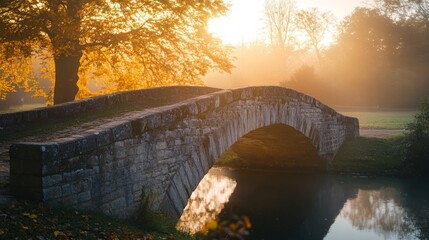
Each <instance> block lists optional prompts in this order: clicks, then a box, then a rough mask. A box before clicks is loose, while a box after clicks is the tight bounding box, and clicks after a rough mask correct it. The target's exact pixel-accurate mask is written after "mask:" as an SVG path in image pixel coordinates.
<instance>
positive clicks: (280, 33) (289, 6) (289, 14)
mask: <svg viewBox="0 0 429 240" xmlns="http://www.w3.org/2000/svg"><path fill="white" fill-rule="evenodd" d="M295 9H296V3H295V2H294V1H293V0H265V5H264V14H265V22H266V25H267V28H268V34H269V37H270V43H271V45H272V46H273V47H274V49H278V50H279V51H280V52H281V53H282V54H283V53H284V51H285V47H286V46H287V45H288V43H289V40H290V36H289V35H290V32H291V27H292V23H293V17H294V14H295Z"/></svg>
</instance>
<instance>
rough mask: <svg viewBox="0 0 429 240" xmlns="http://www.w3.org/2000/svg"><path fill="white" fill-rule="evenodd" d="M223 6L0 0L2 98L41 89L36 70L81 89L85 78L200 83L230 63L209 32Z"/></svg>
mask: <svg viewBox="0 0 429 240" xmlns="http://www.w3.org/2000/svg"><path fill="white" fill-rule="evenodd" d="M227 9H228V6H227V4H225V3H224V2H223V1H222V0H202V1H201V0H173V1H167V0H157V1H153V0H26V1H22V0H3V1H1V2H0V32H1V33H2V34H1V35H0V98H2V99H4V98H5V96H6V93H7V92H11V91H14V89H15V88H16V87H23V88H25V89H26V90H28V91H34V92H35V93H36V95H39V96H40V95H44V96H47V93H46V91H45V92H44V91H42V88H41V87H40V84H39V83H38V80H40V79H41V78H47V79H50V80H52V81H55V84H57V85H58V86H59V84H64V86H66V85H67V84H69V83H70V82H73V84H76V82H77V80H79V81H78V82H77V85H78V86H79V89H80V91H79V94H78V96H79V97H86V96H88V95H91V94H93V93H92V92H91V91H90V90H89V89H88V88H86V86H87V84H88V82H89V81H90V80H91V79H94V80H97V83H98V84H99V86H100V88H99V89H98V90H99V91H98V92H97V93H109V92H114V91H121V90H128V89H136V88H142V87H150V86H161V85H171V84H201V80H200V76H201V75H203V74H205V73H206V72H207V71H208V70H209V69H219V70H221V71H229V70H230V69H231V67H232V65H231V63H230V59H229V49H228V48H226V47H224V46H223V45H222V43H221V41H220V40H219V39H217V38H214V37H213V36H212V35H211V34H209V33H208V32H207V23H208V21H209V19H210V18H213V17H215V16H218V15H220V14H224V13H225V12H226V11H227ZM73 57H74V59H77V63H78V66H77V68H76V69H77V73H76V74H75V73H74V72H75V70H74V69H73V67H72V66H71V65H72V64H67V62H70V61H68V59H71V58H73ZM35 67H37V68H38V69H39V71H34V70H35V69H34V68H35ZM70 75H71V77H69V76H70ZM74 75H76V76H78V77H73V76H74ZM64 78H65V79H64ZM54 94H58V93H57V86H56V87H55V93H54ZM61 94H67V92H64V91H63V92H62V93H61ZM73 97H74V96H73Z"/></svg>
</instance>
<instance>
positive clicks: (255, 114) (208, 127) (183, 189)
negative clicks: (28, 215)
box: [160, 87, 358, 217]
mask: <svg viewBox="0 0 429 240" xmlns="http://www.w3.org/2000/svg"><path fill="white" fill-rule="evenodd" d="M210 98H211V100H210V99H206V100H207V101H206V102H205V104H204V105H207V106H209V107H208V108H207V109H210V110H209V111H204V113H202V114H197V115H193V116H192V117H190V118H186V119H184V120H183V122H182V123H179V124H177V125H178V126H179V128H183V127H186V128H195V129H199V130H200V131H201V133H202V135H201V137H199V138H198V137H197V138H194V141H193V142H192V147H191V149H190V154H189V159H188V160H187V161H185V162H184V164H183V165H182V166H180V167H179V168H178V171H177V172H176V174H175V175H174V176H173V177H172V181H171V184H170V185H169V186H168V189H167V191H166V195H165V197H164V198H163V200H162V204H161V205H160V208H161V209H162V210H163V211H166V212H169V213H170V214H172V215H174V216H176V217H180V215H181V213H182V211H183V209H184V207H185V206H186V203H187V200H188V199H189V197H190V195H191V193H192V192H193V190H194V189H195V188H196V186H197V185H198V183H199V181H200V180H201V179H202V178H203V176H204V175H205V174H206V173H207V171H208V170H209V169H210V168H211V167H212V166H213V165H214V163H215V162H216V161H217V159H218V158H219V156H220V155H221V154H222V153H223V152H224V151H225V150H227V149H228V148H229V147H230V146H231V145H232V144H234V143H235V142H236V141H237V140H238V139H239V138H240V137H242V136H244V135H245V134H247V133H249V132H251V131H253V130H255V129H258V128H261V127H266V126H270V125H273V124H285V125H287V126H291V127H293V128H295V129H296V130H298V131H299V132H301V133H302V134H303V135H305V136H306V137H308V138H309V139H310V140H311V142H312V144H313V146H314V147H315V148H316V149H317V151H318V153H319V155H320V156H321V157H322V158H323V159H325V160H327V161H330V160H332V159H333V157H334V156H335V154H336V152H337V151H338V149H339V147H340V146H341V144H342V143H343V142H344V141H345V140H346V138H348V137H354V136H356V135H357V134H358V132H356V128H355V127H354V126H356V125H358V123H357V120H356V119H351V118H347V117H344V116H342V115H340V114H339V113H337V112H335V111H334V110H332V109H331V108H329V107H327V106H325V105H323V104H322V103H321V102H319V101H317V100H316V99H314V98H312V97H309V96H307V95H304V94H301V93H298V92H295V91H293V90H290V89H284V88H278V87H259V88H258V87H254V88H246V89H238V90H233V91H227V92H223V93H219V92H218V93H214V94H211V97H210ZM210 102H212V104H210ZM222 102H223V103H224V104H221V103H222ZM200 108H201V106H199V109H200ZM202 109H204V107H203V108H202ZM357 131H358V130H357Z"/></svg>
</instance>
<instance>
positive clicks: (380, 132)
mask: <svg viewBox="0 0 429 240" xmlns="http://www.w3.org/2000/svg"><path fill="white" fill-rule="evenodd" d="M405 131H406V130H405V129H360V136H361V137H376V138H385V137H386V136H388V135H391V134H397V133H404V132H405Z"/></svg>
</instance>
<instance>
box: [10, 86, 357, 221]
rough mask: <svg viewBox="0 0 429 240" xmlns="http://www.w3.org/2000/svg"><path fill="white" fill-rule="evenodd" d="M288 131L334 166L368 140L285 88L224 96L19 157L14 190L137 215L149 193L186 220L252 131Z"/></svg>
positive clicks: (22, 147)
mask: <svg viewBox="0 0 429 240" xmlns="http://www.w3.org/2000/svg"><path fill="white" fill-rule="evenodd" d="M279 123H280V124H287V125H289V126H292V127H294V128H296V129H297V130H299V131H300V132H302V133H303V134H304V135H305V136H307V137H308V138H310V139H311V141H312V143H313V144H314V146H315V147H316V148H317V149H318V152H319V155H320V156H322V157H323V158H325V159H327V160H331V159H332V158H333V157H334V156H335V153H336V152H337V151H338V149H339V147H340V146H341V144H342V143H343V142H344V141H345V140H346V139H347V138H353V137H356V136H358V135H359V123H358V121H357V119H355V118H348V117H345V116H342V115H340V114H338V113H337V112H335V111H334V110H332V109H331V108H329V107H327V106H325V105H324V104H322V103H320V102H319V101H317V100H316V99H314V98H312V97H309V96H307V95H304V94H301V93H299V92H296V91H293V90H290V89H285V88H281V87H250V88H244V89H236V90H222V91H218V92H215V93H211V94H207V95H204V96H199V97H196V98H193V99H189V100H186V101H183V102H180V103H177V104H174V105H169V106H164V107H160V108H157V109H151V110H143V111H141V112H139V113H138V114H134V115H133V116H132V117H128V118H124V119H122V120H121V121H118V122H114V123H109V124H107V125H104V126H99V127H97V128H94V129H91V130H88V131H86V132H83V133H81V134H80V135H76V136H73V137H70V138H67V139H58V140H56V141H55V142H51V143H45V142H44V143H17V144H13V145H12V146H11V149H10V154H11V189H12V190H13V192H14V193H15V194H16V195H18V196H22V197H26V198H33V199H36V200H40V201H44V202H46V203H48V204H50V205H53V206H67V207H72V208H77V209H91V210H98V211H102V212H104V213H106V214H109V215H114V216H118V217H128V216H131V215H132V213H133V212H135V210H136V208H137V206H138V203H139V201H140V194H141V191H142V190H144V191H145V193H148V194H149V195H150V196H151V207H152V208H153V209H155V210H161V211H164V212H167V213H169V214H171V215H173V216H176V217H178V216H180V214H181V213H182V211H183V209H184V207H185V205H186V202H187V200H188V198H189V196H190V195H191V193H192V192H193V190H194V189H195V188H196V186H197V185H198V183H199V181H200V180H201V179H202V178H203V176H204V175H205V173H206V172H207V171H208V170H209V169H210V168H211V166H212V165H213V164H214V163H215V161H216V160H217V159H218V157H219V156H220V155H221V154H222V153H223V152H224V151H225V150H226V149H228V148H229V147H230V146H231V145H232V144H233V143H234V142H235V141H237V139H238V138H240V137H241V136H243V135H245V134H246V133H248V132H250V131H252V130H254V129H257V128H260V127H264V126H269V125H272V124H279Z"/></svg>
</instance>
